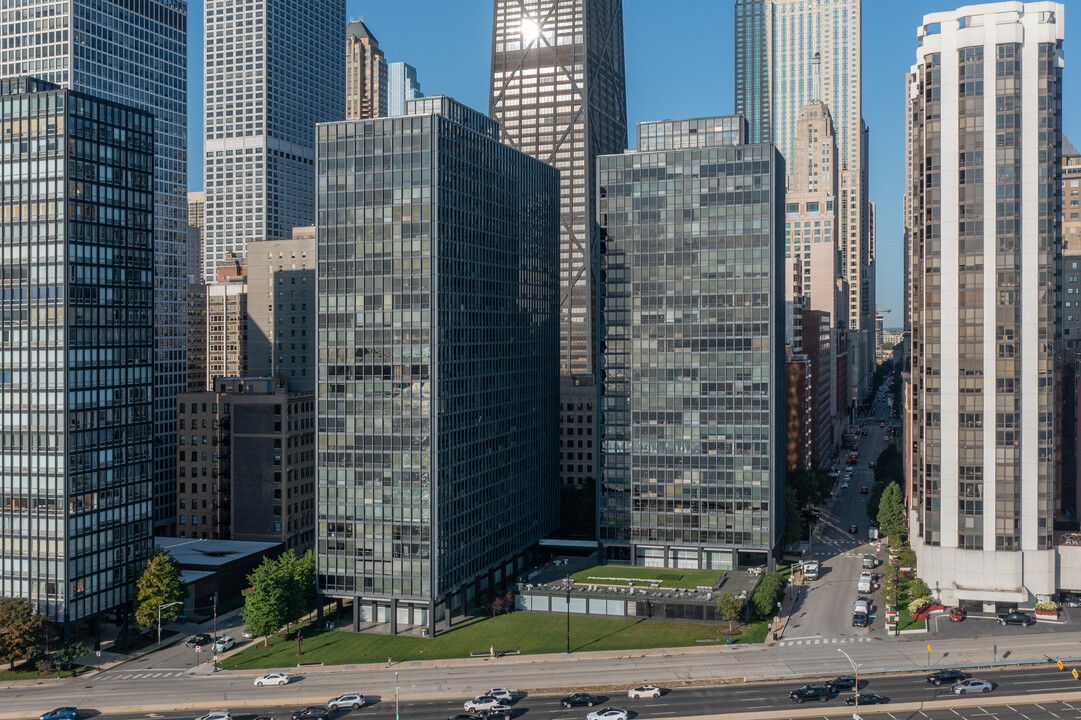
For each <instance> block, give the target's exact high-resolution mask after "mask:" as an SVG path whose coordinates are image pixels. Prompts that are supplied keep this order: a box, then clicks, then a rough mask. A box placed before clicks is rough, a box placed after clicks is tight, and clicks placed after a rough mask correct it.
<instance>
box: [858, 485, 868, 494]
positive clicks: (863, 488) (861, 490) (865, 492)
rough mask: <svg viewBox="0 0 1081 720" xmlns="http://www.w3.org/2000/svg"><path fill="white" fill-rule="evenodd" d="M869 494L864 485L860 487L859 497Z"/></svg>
mask: <svg viewBox="0 0 1081 720" xmlns="http://www.w3.org/2000/svg"><path fill="white" fill-rule="evenodd" d="M869 492H870V490H868V489H867V486H866V485H860V495H866V494H867V493H869Z"/></svg>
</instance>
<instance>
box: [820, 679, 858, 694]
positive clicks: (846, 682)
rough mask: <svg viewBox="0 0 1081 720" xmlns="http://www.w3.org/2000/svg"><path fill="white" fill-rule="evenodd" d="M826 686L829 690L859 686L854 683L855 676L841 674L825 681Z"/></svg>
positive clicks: (850, 688) (834, 690) (856, 687)
mask: <svg viewBox="0 0 1081 720" xmlns="http://www.w3.org/2000/svg"><path fill="white" fill-rule="evenodd" d="M826 687H828V688H829V689H830V692H840V691H842V690H858V689H859V686H858V685H857V684H856V678H854V677H852V676H851V675H842V676H841V677H837V678H834V679H833V680H830V681H829V682H828V683H826Z"/></svg>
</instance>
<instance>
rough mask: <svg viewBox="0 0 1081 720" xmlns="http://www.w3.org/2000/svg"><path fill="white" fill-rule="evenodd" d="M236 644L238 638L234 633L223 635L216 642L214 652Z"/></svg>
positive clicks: (222, 650) (227, 648)
mask: <svg viewBox="0 0 1081 720" xmlns="http://www.w3.org/2000/svg"><path fill="white" fill-rule="evenodd" d="M234 645H236V638H234V637H233V636H232V635H222V636H221V638H220V639H219V640H218V641H217V642H216V643H214V652H219V653H220V652H225V651H226V650H229V649H231V648H232V647H233V646H234Z"/></svg>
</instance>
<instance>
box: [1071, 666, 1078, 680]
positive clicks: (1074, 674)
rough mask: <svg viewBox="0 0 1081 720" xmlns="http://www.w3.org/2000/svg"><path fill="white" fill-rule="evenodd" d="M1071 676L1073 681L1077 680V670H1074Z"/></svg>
mask: <svg viewBox="0 0 1081 720" xmlns="http://www.w3.org/2000/svg"><path fill="white" fill-rule="evenodd" d="M1071 674H1072V675H1073V679H1074V680H1076V679H1077V668H1074V669H1073V673H1071Z"/></svg>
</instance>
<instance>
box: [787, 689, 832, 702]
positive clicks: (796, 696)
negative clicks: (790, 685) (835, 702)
mask: <svg viewBox="0 0 1081 720" xmlns="http://www.w3.org/2000/svg"><path fill="white" fill-rule="evenodd" d="M831 694H832V693H830V691H829V688H827V687H826V686H825V685H804V686H803V687H801V688H796V689H795V690H793V691H792V692H790V693H788V699H789V700H791V701H792V702H795V703H801V704H802V703H805V702H807V701H808V700H819V701H821V702H826V701H827V700H829V699H830V695H831Z"/></svg>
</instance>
